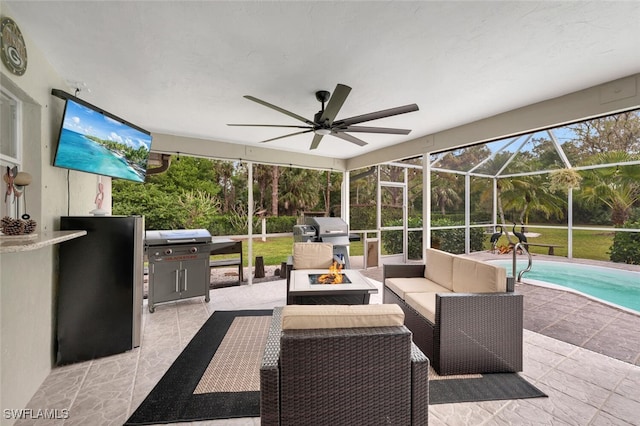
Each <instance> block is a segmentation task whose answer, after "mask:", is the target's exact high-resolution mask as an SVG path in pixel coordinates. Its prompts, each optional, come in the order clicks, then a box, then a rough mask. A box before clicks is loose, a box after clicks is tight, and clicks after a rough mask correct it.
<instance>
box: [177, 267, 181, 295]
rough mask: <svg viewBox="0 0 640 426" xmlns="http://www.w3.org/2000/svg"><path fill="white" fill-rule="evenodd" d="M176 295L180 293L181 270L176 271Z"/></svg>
mask: <svg viewBox="0 0 640 426" xmlns="http://www.w3.org/2000/svg"><path fill="white" fill-rule="evenodd" d="M176 293H180V269H176Z"/></svg>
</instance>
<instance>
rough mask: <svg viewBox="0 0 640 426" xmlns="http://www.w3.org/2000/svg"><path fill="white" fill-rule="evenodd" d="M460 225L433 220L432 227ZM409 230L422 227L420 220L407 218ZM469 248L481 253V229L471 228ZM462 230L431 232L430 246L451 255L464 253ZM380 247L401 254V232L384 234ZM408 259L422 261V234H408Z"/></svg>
mask: <svg viewBox="0 0 640 426" xmlns="http://www.w3.org/2000/svg"><path fill="white" fill-rule="evenodd" d="M393 225H395V226H402V221H397V222H394V223H393ZM455 225H461V223H455V222H454V221H452V220H449V219H446V218H441V219H438V220H434V221H433V222H432V226H455ZM408 226H409V228H420V227H422V219H421V218H409V220H408ZM470 234H471V235H470V238H471V241H470V248H471V251H481V250H482V249H483V242H484V232H483V230H482V229H481V228H471V232H470ZM464 243H465V235H464V229H463V228H458V229H438V230H434V231H431V246H432V247H434V248H438V249H440V250H442V251H446V252H449V253H453V254H460V253H464V246H465V244H464ZM382 245H383V247H384V249H385V252H386V253H400V252H402V231H390V232H386V233H385V238H383V241H382ZM407 246H408V247H407V248H408V253H407V255H408V258H409V259H422V252H423V249H422V233H420V232H410V233H409V239H408V242H407Z"/></svg>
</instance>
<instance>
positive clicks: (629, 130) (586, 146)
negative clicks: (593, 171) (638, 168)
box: [570, 111, 640, 160]
mask: <svg viewBox="0 0 640 426" xmlns="http://www.w3.org/2000/svg"><path fill="white" fill-rule="evenodd" d="M570 128H571V130H573V131H574V132H575V135H576V137H575V139H574V140H572V141H571V144H573V145H574V146H576V147H577V148H578V149H579V150H580V152H581V153H582V158H581V160H587V159H589V158H590V157H591V156H593V155H596V154H606V153H610V152H624V153H629V154H639V153H640V113H639V112H638V111H628V112H623V113H620V114H614V115H608V116H606V117H600V118H594V119H592V120H587V121H583V122H580V123H576V124H574V125H572V126H570Z"/></svg>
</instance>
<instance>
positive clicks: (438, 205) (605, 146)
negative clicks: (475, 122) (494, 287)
mask: <svg viewBox="0 0 640 426" xmlns="http://www.w3.org/2000/svg"><path fill="white" fill-rule="evenodd" d="M426 156H427V157H414V158H411V159H407V160H404V161H398V162H393V163H387V164H382V165H378V166H375V167H372V168H370V169H365V170H355V171H352V172H351V177H350V186H351V189H350V203H351V207H350V209H351V229H352V232H358V233H361V234H362V235H363V236H364V238H363V240H364V241H365V249H364V251H365V258H366V256H367V248H366V245H367V241H371V240H376V241H378V240H381V243H382V244H380V245H381V247H380V249H379V251H380V253H381V254H382V255H383V256H388V257H394V256H401V257H402V258H403V259H402V260H405V261H406V260H407V259H411V258H413V257H415V252H416V251H417V252H418V256H420V254H421V253H422V247H423V246H424V245H425V244H426V245H428V246H431V247H434V246H436V247H438V246H441V245H442V244H445V246H446V247H445V248H444V249H445V250H447V251H452V252H458V253H471V252H474V251H480V250H486V249H487V242H488V241H489V239H490V237H491V235H492V234H494V233H496V232H497V231H505V232H503V233H502V234H501V235H503V236H504V237H503V238H506V239H507V241H508V242H510V243H511V242H518V239H517V236H516V235H514V231H515V233H518V232H524V233H525V235H529V236H531V238H530V241H529V242H533V244H532V247H531V249H530V250H533V251H534V252H535V251H536V250H537V252H538V253H540V254H549V253H553V254H555V255H562V256H566V257H568V258H572V257H574V246H575V244H576V241H574V237H575V238H577V239H579V244H578V245H580V244H582V241H588V240H589V238H591V237H595V236H597V235H600V234H602V233H609V234H611V233H612V232H626V233H636V234H638V233H640V229H638V226H635V225H634V224H637V223H638V221H640V110H633V111H626V112H621V113H617V114H613V115H607V116H603V117H598V118H593V119H589V120H585V121H581V122H576V123H572V124H567V125H563V126H558V127H554V128H549V129H544V130H539V131H536V132H533V133H526V134H520V135H515V136H512V137H508V138H503V139H499V140H494V141H489V142H484V143H478V144H475V145H472V146H467V147H463V148H459V149H454V150H450V151H445V152H437V153H428V154H426ZM425 158H428V161H425ZM363 180H368V181H369V182H370V184H372V185H373V184H375V185H376V195H375V197H376V205H375V208H376V212H375V219H372V218H371V217H369V218H368V219H366V218H365V219H363V218H362V216H372V215H371V214H369V215H366V214H365V215H363V214H362V210H359V207H360V206H362V205H363V203H362V200H363V198H364V199H367V197H369V199H371V194H367V190H366V189H365V188H364V185H363V184H362V181H363ZM423 198H424V203H425V204H426V205H427V206H430V208H424V209H423V208H422V204H423ZM423 217H424V219H425V220H424V224H423V223H422V218H423ZM367 220H368V222H367ZM363 221H364V222H363ZM634 221H635V222H634ZM356 224H358V225H359V226H354V225H356ZM425 226H426V232H424V234H423V232H422V231H423V229H424V227H425ZM504 228H507V229H504ZM558 229H561V230H564V231H566V234H565V235H566V237H565V238H564V239H563V241H561V242H560V243H557V241H556V243H554V244H549V243H546V242H545V241H546V240H545V233H547V234H549V233H550V232H551V231H550V230H554V231H553V232H557V230H558ZM445 230H457V234H454V233H451V232H450V233H449V234H447V235H449V237H447V240H446V241H439V240H438V232H437V231H440V232H442V231H445ZM564 231H563V233H564ZM385 233H386V234H387V238H385ZM394 233H395V234H394ZM443 235H444V233H443ZM451 235H454V236H453V237H451ZM556 235H557V234H556ZM451 239H454V240H456V241H455V242H454V243H455V247H454V246H453V245H452V244H454V243H453V242H452V241H449V240H451ZM396 240H397V241H396ZM416 240H418V241H420V243H421V244H420V246H419V248H418V249H417V250H416V249H415V247H414V248H413V249H412V246H415V242H416ZM390 241H391V243H390ZM398 241H400V242H398ZM554 248H555V250H554ZM412 251H413V253H411V252H412ZM394 252H395V253H394ZM577 254H578V256H577V257H584V256H583V253H582V251H580V252H579V253H577ZM365 261H366V259H365Z"/></svg>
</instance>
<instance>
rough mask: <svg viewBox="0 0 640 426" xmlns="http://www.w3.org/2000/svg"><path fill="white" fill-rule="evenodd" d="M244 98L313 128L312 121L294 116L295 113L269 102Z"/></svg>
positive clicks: (249, 97) (246, 96)
mask: <svg viewBox="0 0 640 426" xmlns="http://www.w3.org/2000/svg"><path fill="white" fill-rule="evenodd" d="M244 97H245V98H247V99H249V100H250V101H253V102H257V103H259V104H260V105H264V106H266V107H267V108H271V109H275V110H276V111H278V112H281V113H283V114H286V115H288V116H289V117H292V118H295V119H296V120H299V121H302V122H303V123H307V124H308V125H310V126H313V121H311V120H308V119H306V118H304V117H302V116H300V115H298V114H295V113H293V112H291V111H287V110H286V109H282V108H280V107H278V106H275V105H273V104H270V103H269V102H266V101H263V100H262V99H258V98H255V97H253V96H249V95H245V96H244Z"/></svg>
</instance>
